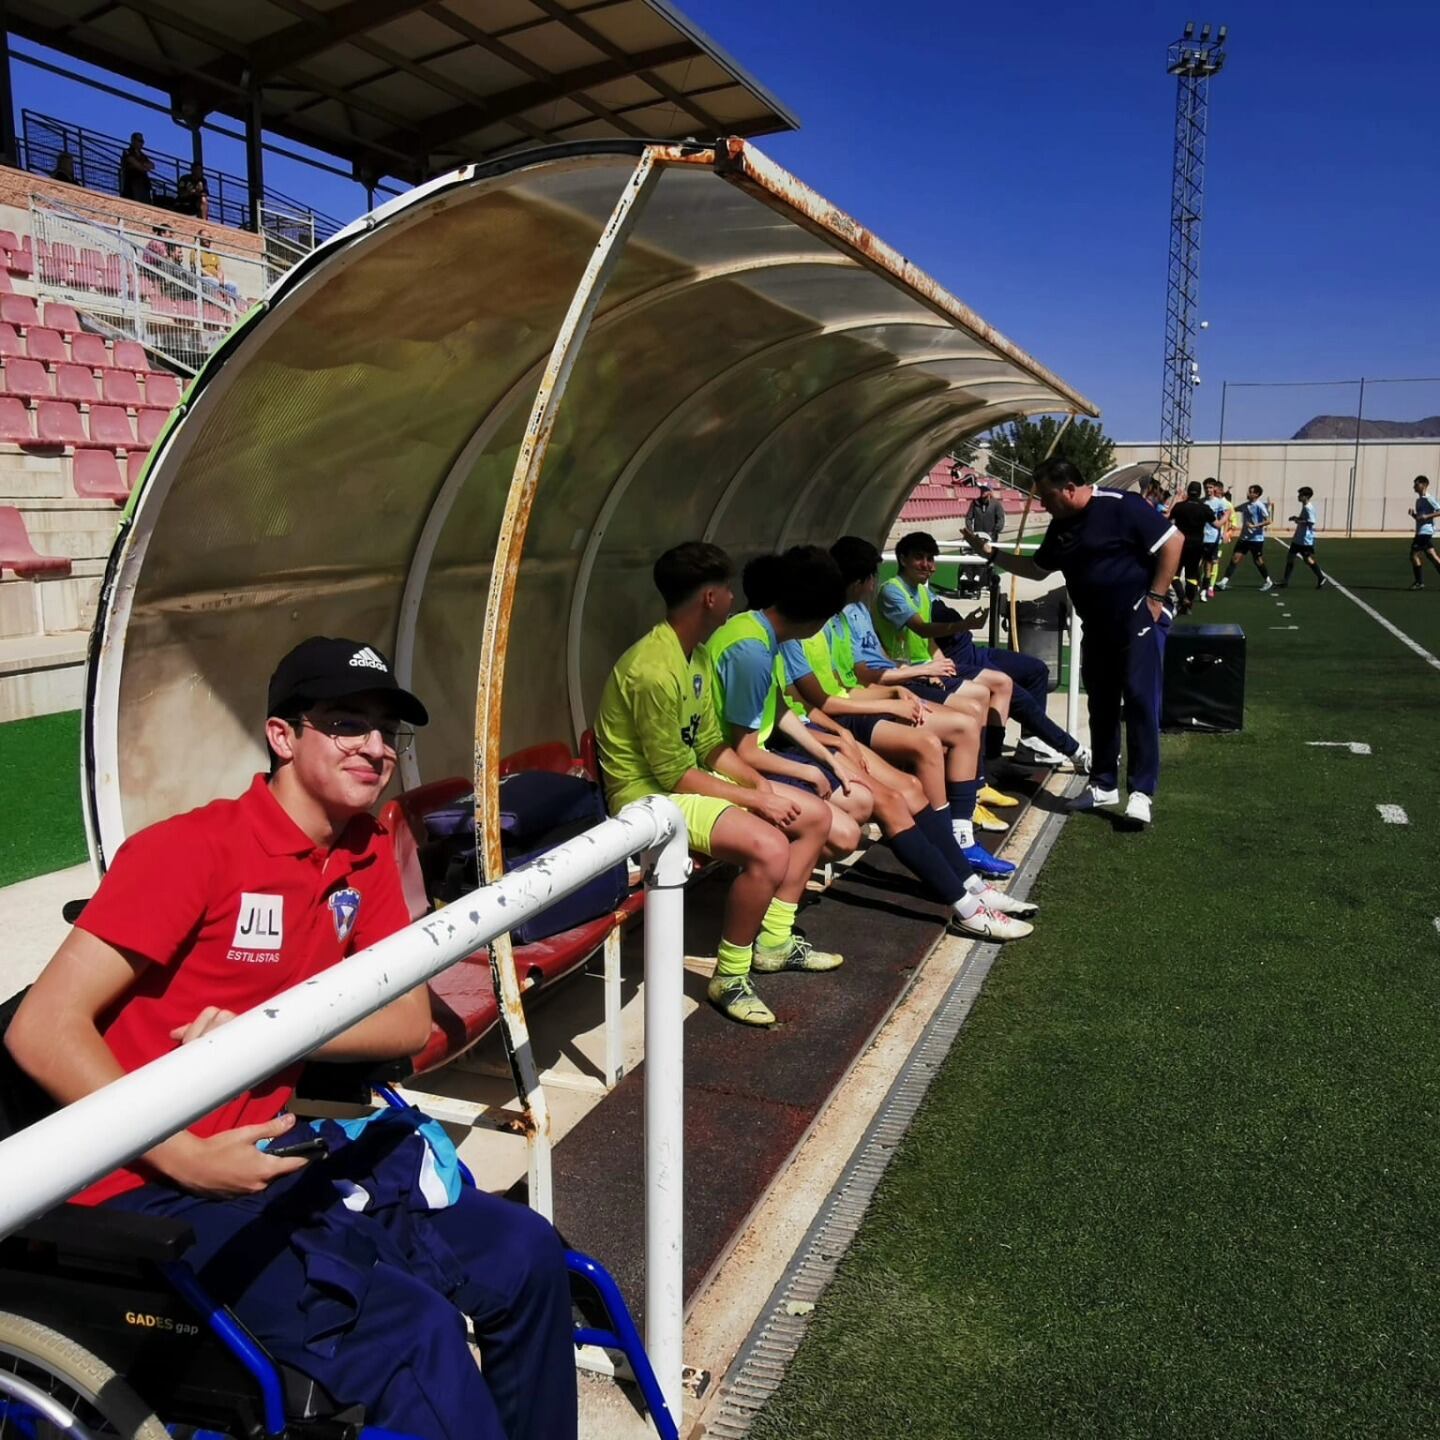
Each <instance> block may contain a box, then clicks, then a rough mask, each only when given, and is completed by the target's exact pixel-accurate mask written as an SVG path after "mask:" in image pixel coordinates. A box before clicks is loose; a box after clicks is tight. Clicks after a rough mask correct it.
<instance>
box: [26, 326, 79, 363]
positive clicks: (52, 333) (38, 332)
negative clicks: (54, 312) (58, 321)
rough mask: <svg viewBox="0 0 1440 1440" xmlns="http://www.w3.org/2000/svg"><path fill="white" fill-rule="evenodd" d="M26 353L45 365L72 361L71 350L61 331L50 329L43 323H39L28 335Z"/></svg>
mask: <svg viewBox="0 0 1440 1440" xmlns="http://www.w3.org/2000/svg"><path fill="white" fill-rule="evenodd" d="M25 353H26V354H27V355H29V357H30V358H31V359H32V360H39V361H40V362H41V364H43V365H66V364H68V363H69V361H70V354H69V351H67V350H66V348H65V342H64V341H63V340H62V339H61V338H60V332H59V331H58V330H48V329H46V328H45V326H43V325H37V326H36V327H35V328H34V329H33V330H31V331H30V333H29V334H28V335H26V337H25Z"/></svg>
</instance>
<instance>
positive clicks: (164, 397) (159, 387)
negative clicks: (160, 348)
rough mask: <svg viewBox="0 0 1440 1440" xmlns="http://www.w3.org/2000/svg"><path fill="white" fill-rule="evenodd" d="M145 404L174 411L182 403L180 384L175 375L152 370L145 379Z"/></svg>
mask: <svg viewBox="0 0 1440 1440" xmlns="http://www.w3.org/2000/svg"><path fill="white" fill-rule="evenodd" d="M145 403H146V404H147V405H163V406H164V407H165V408H166V409H167V410H173V409H174V408H175V407H176V406H177V405H178V404H179V403H180V382H179V381H178V380H177V379H176V378H175V377H174V376H173V375H163V374H160V373H159V372H158V371H155V370H152V371H151V372H150V373H149V374H148V375H146V377H145Z"/></svg>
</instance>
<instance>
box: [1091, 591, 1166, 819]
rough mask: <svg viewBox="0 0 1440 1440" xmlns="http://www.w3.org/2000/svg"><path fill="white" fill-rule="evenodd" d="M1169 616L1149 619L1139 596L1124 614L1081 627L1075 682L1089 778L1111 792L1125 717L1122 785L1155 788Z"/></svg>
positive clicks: (1115, 781) (1150, 790)
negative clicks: (1084, 723)
mask: <svg viewBox="0 0 1440 1440" xmlns="http://www.w3.org/2000/svg"><path fill="white" fill-rule="evenodd" d="M1169 633H1170V613H1169V611H1167V610H1162V611H1161V612H1160V619H1159V620H1158V621H1157V620H1153V619H1152V618H1151V616H1150V607H1149V606H1148V605H1147V604H1146V603H1145V601H1144V598H1143V597H1142V598H1141V600H1140V601H1139V602H1138V604H1137V605H1136V606H1135V608H1134V609H1133V610H1131V611H1130V612H1129V613H1128V614H1122V615H1121V616H1120V617H1118V618H1114V619H1111V620H1110V621H1108V622H1104V623H1102V622H1101V621H1100V620H1098V619H1097V620H1096V621H1094V622H1093V623H1092V622H1091V621H1089V620H1087V621H1086V622H1085V636H1084V640H1083V641H1082V642H1081V646H1080V679H1081V681H1082V682H1083V683H1084V686H1085V693H1086V696H1087V697H1088V699H1089V702H1090V750H1091V755H1092V757H1093V759H1092V763H1091V767H1090V778H1091V781H1092V783H1093V784H1094V785H1096V786H1097V787H1098V788H1099V789H1101V790H1114V789H1116V788H1117V786H1118V784H1119V776H1120V718H1121V714H1122V712H1123V714H1124V718H1125V746H1126V761H1125V772H1126V783H1127V784H1128V786H1129V788H1130V789H1131V790H1141V791H1144V793H1145V794H1146V795H1154V793H1155V791H1156V789H1157V788H1158V787H1159V784H1160V701H1161V696H1162V694H1163V692H1164V688H1165V639H1166V636H1168V635H1169Z"/></svg>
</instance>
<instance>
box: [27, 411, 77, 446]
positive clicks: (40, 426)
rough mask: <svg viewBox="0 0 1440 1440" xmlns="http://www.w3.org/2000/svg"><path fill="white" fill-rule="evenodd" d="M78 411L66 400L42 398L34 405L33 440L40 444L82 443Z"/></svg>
mask: <svg viewBox="0 0 1440 1440" xmlns="http://www.w3.org/2000/svg"><path fill="white" fill-rule="evenodd" d="M85 438H86V437H85V426H84V424H83V423H82V422H81V419H80V411H79V410H78V409H76V407H75V406H74V405H72V404H71V403H70V402H69V401H68V400H42V401H41V402H40V403H39V405H37V406H36V407H35V440H36V443H37V444H40V445H83V444H84V443H85Z"/></svg>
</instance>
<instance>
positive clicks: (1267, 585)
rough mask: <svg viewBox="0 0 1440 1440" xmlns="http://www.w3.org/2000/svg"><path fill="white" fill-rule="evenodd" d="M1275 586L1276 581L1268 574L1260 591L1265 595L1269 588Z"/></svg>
mask: <svg viewBox="0 0 1440 1440" xmlns="http://www.w3.org/2000/svg"><path fill="white" fill-rule="evenodd" d="M1274 588H1275V582H1274V581H1273V580H1272V579H1271V578H1270V577H1269V576H1268V575H1267V576H1266V577H1265V583H1264V584H1263V585H1262V586H1261V587H1260V593H1261V594H1262V595H1263V594H1264V593H1265V592H1266V591H1267V590H1273V589H1274Z"/></svg>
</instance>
